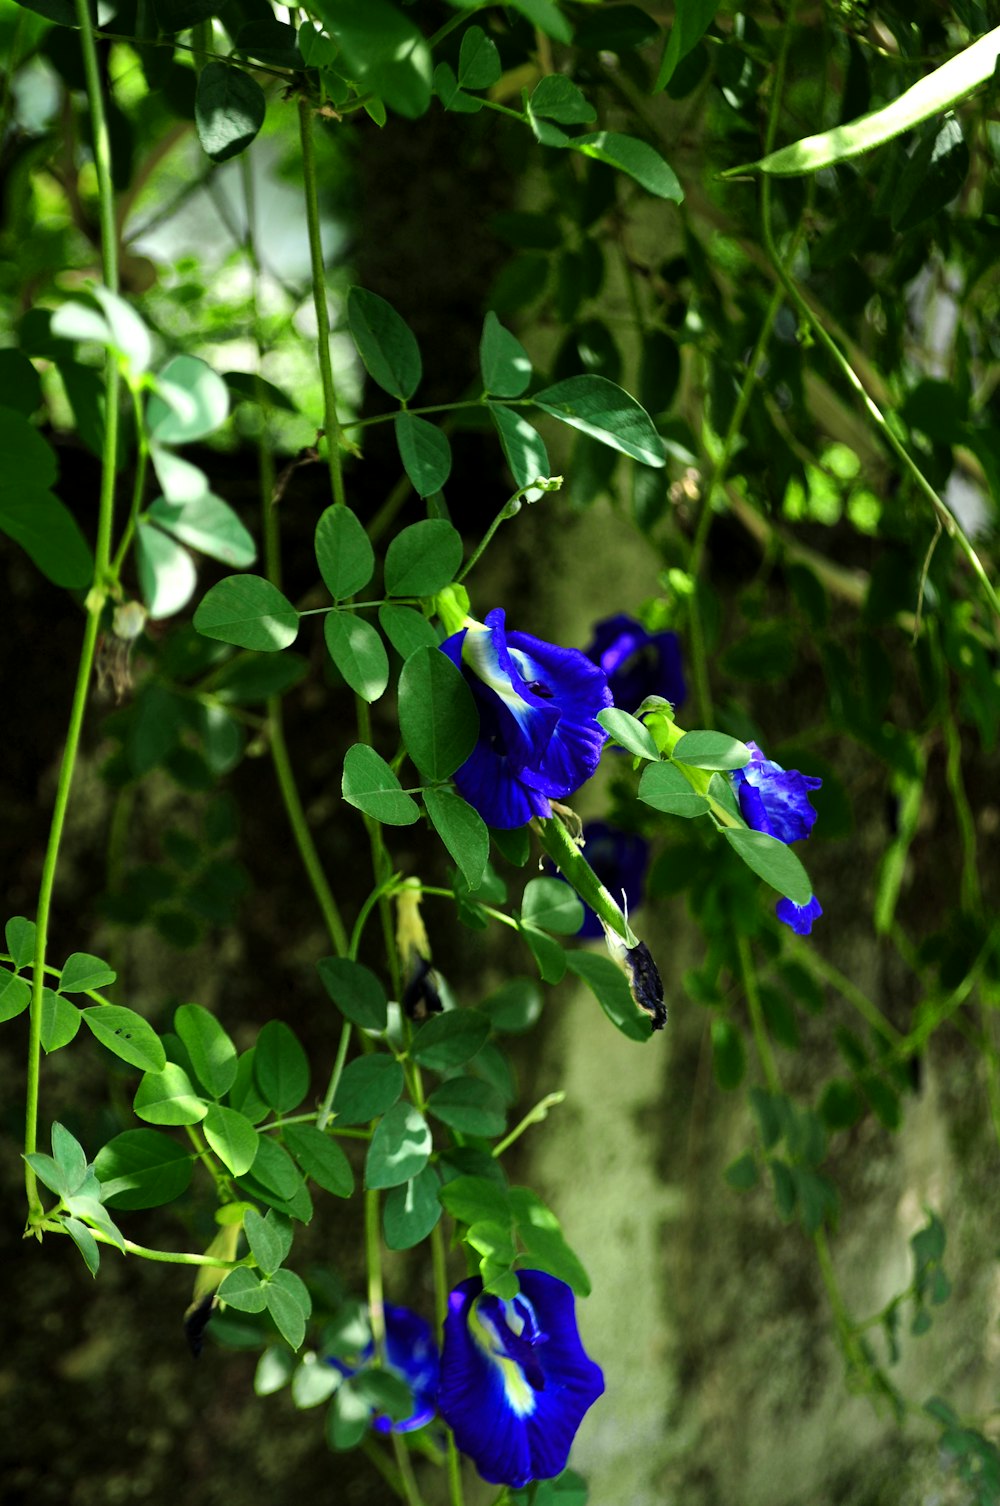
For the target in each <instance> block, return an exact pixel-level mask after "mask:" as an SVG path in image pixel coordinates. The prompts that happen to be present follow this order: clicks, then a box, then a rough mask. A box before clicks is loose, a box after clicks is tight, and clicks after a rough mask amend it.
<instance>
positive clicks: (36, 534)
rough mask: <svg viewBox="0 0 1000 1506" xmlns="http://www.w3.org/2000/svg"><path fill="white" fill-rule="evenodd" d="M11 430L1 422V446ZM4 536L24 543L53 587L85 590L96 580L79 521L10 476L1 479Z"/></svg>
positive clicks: (32, 485)
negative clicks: (13, 480)
mask: <svg viewBox="0 0 1000 1506" xmlns="http://www.w3.org/2000/svg"><path fill="white" fill-rule="evenodd" d="M17 417H20V415H17ZM22 421H23V420H22ZM25 426H26V427H27V428H29V429H30V425H27V424H26V425H25ZM9 427H10V426H9V425H6V424H4V423H3V422H2V421H0V447H2V446H3V444H4V443H5V441H6V438H7V433H6V431H7V430H9ZM30 432H32V433H34V432H35V431H34V430H33V429H31V430H30ZM46 448H47V447H46ZM0 533H5V534H7V536H8V538H12V539H13V540H14V542H15V543H16V544H20V546H21V548H22V549H23V550H24V552H25V553H26V554H27V555H28V557H29V558H30V559H31V560H32V561H33V562H34V563H35V564H36V565H37V566H38V568H39V570H40V571H41V572H42V574H43V575H44V576H45V578H46V580H50V581H52V583H53V585H56V586H63V587H65V588H66V589H67V590H70V591H76V590H83V589H84V587H86V586H88V585H89V584H90V582H91V581H92V580H93V578H94V557H93V555H92V554H91V552H90V545H89V544H88V543H87V541H86V539H85V538H84V536H83V534H82V533H81V531H80V526H79V524H78V523H77V521H76V519H75V518H74V517H73V515H72V513H71V512H70V511H69V510H68V508H66V507H64V505H63V504H62V502H60V501H59V499H58V498H57V497H54V496H53V495H52V493H51V492H49V491H46V490H45V488H44V487H42V486H39V485H37V484H35V483H34V482H24V483H20V484H18V483H14V482H12V481H10V480H9V479H8V478H7V477H6V476H4V477H2V478H0Z"/></svg>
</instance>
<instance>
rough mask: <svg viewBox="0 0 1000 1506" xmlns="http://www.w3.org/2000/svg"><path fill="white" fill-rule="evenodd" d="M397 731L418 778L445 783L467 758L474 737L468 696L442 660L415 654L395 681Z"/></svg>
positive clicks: (431, 652)
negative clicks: (397, 707)
mask: <svg viewBox="0 0 1000 1506" xmlns="http://www.w3.org/2000/svg"><path fill="white" fill-rule="evenodd" d="M399 730H400V733H401V735H402V738H403V742H404V744H405V746H406V751H407V753H408V754H409V755H410V758H411V759H412V760H413V762H414V764H415V765H416V766H417V768H418V769H419V771H420V773H421V774H422V775H423V776H424V777H425V778H427V779H435V780H437V779H447V778H448V777H449V775H451V774H454V772H455V770H456V769H457V768H460V767H461V765H462V764H463V763H465V760H466V759H467V758H468V757H469V755H470V753H471V752H472V750H473V748H474V747H475V745H476V739H477V737H478V736H479V713H478V711H477V710H476V703H475V701H474V700H473V697H472V691H471V690H470V689H469V687H468V685H467V684H466V683H465V680H464V678H463V676H462V672H461V670H459V669H457V668H456V667H455V665H454V664H453V663H452V662H451V660H450V659H449V658H448V656H447V655H446V654H443V653H441V651H440V649H437V648H430V647H428V648H419V649H417V651H416V653H413V654H411V655H410V657H409V658H408V659H407V661H406V663H405V664H404V665H403V668H402V671H401V673H400V676H399Z"/></svg>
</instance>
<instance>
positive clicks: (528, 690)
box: [441, 607, 611, 830]
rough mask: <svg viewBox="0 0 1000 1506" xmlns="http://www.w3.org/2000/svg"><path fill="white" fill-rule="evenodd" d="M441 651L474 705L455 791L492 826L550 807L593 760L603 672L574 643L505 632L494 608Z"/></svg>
mask: <svg viewBox="0 0 1000 1506" xmlns="http://www.w3.org/2000/svg"><path fill="white" fill-rule="evenodd" d="M441 649H442V651H443V652H444V653H446V654H447V655H448V657H449V659H451V661H452V663H453V664H456V665H457V666H458V668H459V669H460V670H461V671H462V673H463V675H464V676H465V678H466V681H467V682H468V684H469V686H470V687H471V689H472V693H473V695H474V697H475V700H476V705H477V707H478V710H479V741H478V742H477V743H476V746H475V748H474V749H473V751H472V753H471V754H470V755H469V757H468V758H467V759H466V761H465V763H463V764H462V766H461V768H460V769H458V770H457V771H456V773H455V784H456V787H457V788H458V792H459V794H460V795H461V796H462V797H463V798H464V799H465V800H467V801H468V802H469V804H470V805H472V806H474V807H475V809H476V810H477V811H478V812H479V814H480V815H481V816H482V817H483V820H484V821H486V822H488V824H489V825H490V826H496V827H499V828H501V829H505V830H509V829H511V828H513V827H516V826H524V825H525V824H526V823H527V822H528V821H530V820H531V818H532V816H543V817H548V816H551V815H552V807H551V805H550V803H549V802H550V800H551V799H557V800H558V799H562V798H563V797H564V796H566V795H572V794H573V793H574V791H576V790H578V789H579V788H580V786H581V784H584V783H585V782H586V780H588V779H589V778H590V776H591V774H592V773H593V772H594V770H595V769H596V768H597V765H598V762H599V761H600V757H601V749H602V748H603V746H604V743H605V741H606V738H607V733H606V732H605V731H604V729H603V728H602V727H601V725H600V724H599V722H598V721H597V713H598V712H599V711H601V710H602V709H603V708H604V707H605V706H610V705H611V692H610V690H609V689H608V684H607V680H606V679H605V677H604V674H603V673H602V672H601V670H599V669H597V668H596V667H595V666H594V665H593V664H592V663H591V662H590V660H589V659H588V658H587V656H586V655H585V654H582V653H581V652H580V650H579V649H575V648H557V647H556V646H555V645H554V644H552V643H545V642H543V640H542V639H541V638H533V637H532V636H531V634H530V633H508V632H507V631H506V629H505V627H504V613H503V610H502V609H501V608H500V607H497V608H496V609H495V610H494V611H492V612H489V613H488V614H487V617H486V621H485V623H483V622H472V621H471V620H470V621H469V623H468V626H466V627H464V628H463V629H462V630H461V632H458V633H455V634H453V635H452V637H450V638H447V639H445V641H444V643H442V645H441Z"/></svg>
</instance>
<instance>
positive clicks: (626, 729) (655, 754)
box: [597, 706, 660, 762]
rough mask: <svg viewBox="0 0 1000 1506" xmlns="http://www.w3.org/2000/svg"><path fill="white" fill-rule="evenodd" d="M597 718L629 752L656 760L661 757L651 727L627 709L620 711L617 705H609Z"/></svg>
mask: <svg viewBox="0 0 1000 1506" xmlns="http://www.w3.org/2000/svg"><path fill="white" fill-rule="evenodd" d="M597 720H598V721H599V722H600V724H601V726H602V727H603V728H604V730H605V732H610V734H611V736H612V737H613V738H614V740H615V742H617V743H620V744H621V746H622V747H623V748H626V749H627V750H628V752H629V753H634V754H635V755H636V756H637V757H638V758H650V759H652V760H653V761H654V762H655V761H656V760H657V759H658V758H659V756H660V750H659V749H658V748H657V746H656V743H655V742H654V741H653V735H652V733H651V732H650V731H649V728H648V727H646V726H645V725H644V724H643V723H642V722H640V721H638V720H637V718H636V717H634V716H630V715H629V713H628V712H627V711H620V710H619V709H618V707H617V706H607V707H606V708H605V709H604V710H603V711H599V712H598V713H597Z"/></svg>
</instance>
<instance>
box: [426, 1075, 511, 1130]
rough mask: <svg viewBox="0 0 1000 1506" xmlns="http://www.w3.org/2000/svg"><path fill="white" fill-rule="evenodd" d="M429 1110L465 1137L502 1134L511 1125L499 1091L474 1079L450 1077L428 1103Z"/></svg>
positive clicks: (435, 1090)
mask: <svg viewBox="0 0 1000 1506" xmlns="http://www.w3.org/2000/svg"><path fill="white" fill-rule="evenodd" d="M427 1111H428V1113H430V1114H433V1115H434V1117H435V1118H436V1119H440V1120H441V1122H442V1124H447V1125H448V1127H449V1128H450V1129H454V1130H458V1131H459V1133H460V1134H464V1135H486V1136H492V1135H502V1134H503V1132H504V1129H505V1127H506V1124H507V1114H506V1109H505V1106H504V1101H503V1099H502V1098H501V1097H500V1094H499V1093H498V1092H497V1090H496V1089H495V1088H493V1087H491V1086H490V1085H489V1083H486V1082H478V1081H477V1080H476V1079H474V1078H472V1077H450V1078H449V1079H448V1081H447V1082H443V1083H442V1084H441V1086H440V1087H439V1088H435V1089H434V1092H433V1093H432V1094H431V1096H430V1097H429V1098H428V1100H427Z"/></svg>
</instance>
